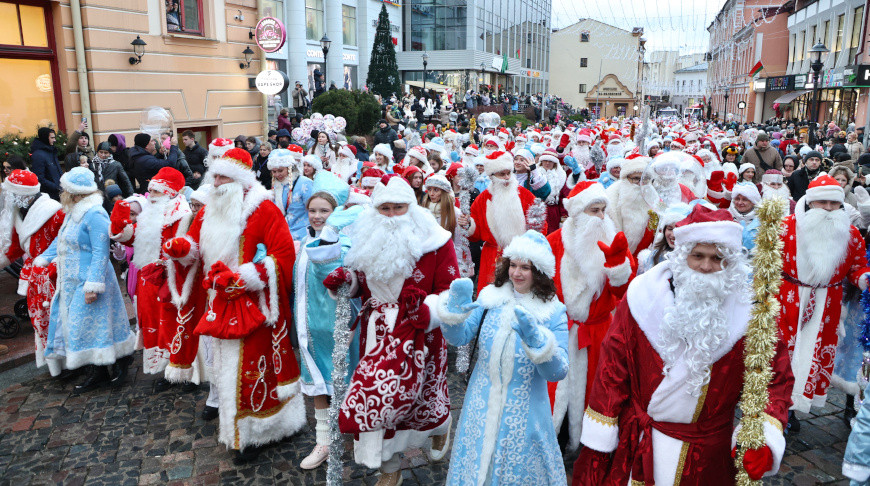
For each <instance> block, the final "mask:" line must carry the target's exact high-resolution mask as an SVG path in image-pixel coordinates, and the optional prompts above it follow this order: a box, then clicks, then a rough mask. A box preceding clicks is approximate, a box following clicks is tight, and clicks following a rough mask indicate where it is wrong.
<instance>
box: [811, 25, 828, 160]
mask: <svg viewBox="0 0 870 486" xmlns="http://www.w3.org/2000/svg"><path fill="white" fill-rule="evenodd" d="M829 52H831V51H830V50H829V49H828V48H827V47H825V45H824V44H822V43H821V42H818V43H817V44H816V45H814V46H813V47H811V48H810V51H809V54H810V59H811V60H812V62H811V63H810V68H811V69H812V70H813V103H812V106H811V109H810V127H809V128H810V147H814V146H815V144H816V126H817V123H818V121H819V83H820V82H821V79H820V78H821V76H820V73H821V71H822V68H823V67H825V62H824V61H823V60H822V56H823V55H825V54H827V53H829Z"/></svg>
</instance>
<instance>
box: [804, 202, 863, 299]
mask: <svg viewBox="0 0 870 486" xmlns="http://www.w3.org/2000/svg"><path fill="white" fill-rule="evenodd" d="M796 213H798V214H796V216H795V218H796V224H797V242H796V243H797V245H796V246H797V255H796V257H797V260H796V261H797V273H798V279H799V280H800V281H801V282H804V283H805V284H808V285H825V284H827V283H828V282H829V281H830V280H831V277H832V276H833V275H834V272H836V271H837V267H839V266H840V265H841V264H842V263H843V260H845V258H846V253H847V252H848V250H849V229H850V226H851V224H850V223H849V215H848V214H846V211H845V210H843V209H838V210H836V211H826V210H824V209H821V208H816V209H808V210H807V211H806V212H805V213H803V214H800V213H801V212H798V211H796Z"/></svg>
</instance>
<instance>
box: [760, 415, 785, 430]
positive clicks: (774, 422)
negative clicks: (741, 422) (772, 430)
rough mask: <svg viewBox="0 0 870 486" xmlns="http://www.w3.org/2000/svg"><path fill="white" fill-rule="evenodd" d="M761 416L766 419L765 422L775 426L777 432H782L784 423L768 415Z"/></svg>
mask: <svg viewBox="0 0 870 486" xmlns="http://www.w3.org/2000/svg"><path fill="white" fill-rule="evenodd" d="M761 416H762V417H764V419H765V420H767V421H768V422H770V425H773V426H774V427H776V430H778V431H780V432H782V422H780V421H779V420H777V419H775V418H773V417H771V416H770V415H768V414H766V413H762V414H761Z"/></svg>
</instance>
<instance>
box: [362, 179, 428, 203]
mask: <svg viewBox="0 0 870 486" xmlns="http://www.w3.org/2000/svg"><path fill="white" fill-rule="evenodd" d="M384 203H393V204H416V203H417V197H416V196H415V195H414V190H413V189H411V185H410V184H408V182H407V181H405V180H404V179H402V178H401V177H391V178H390V179H389V180H388V181H387V184H386V185H384V184H383V183H381V182H378V183H377V184H375V189H374V190H373V191H372V206H373V207H375V208H377V207H378V206H380V205H381V204H384Z"/></svg>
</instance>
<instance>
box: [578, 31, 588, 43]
mask: <svg viewBox="0 0 870 486" xmlns="http://www.w3.org/2000/svg"><path fill="white" fill-rule="evenodd" d="M580 42H589V32H580Z"/></svg>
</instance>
